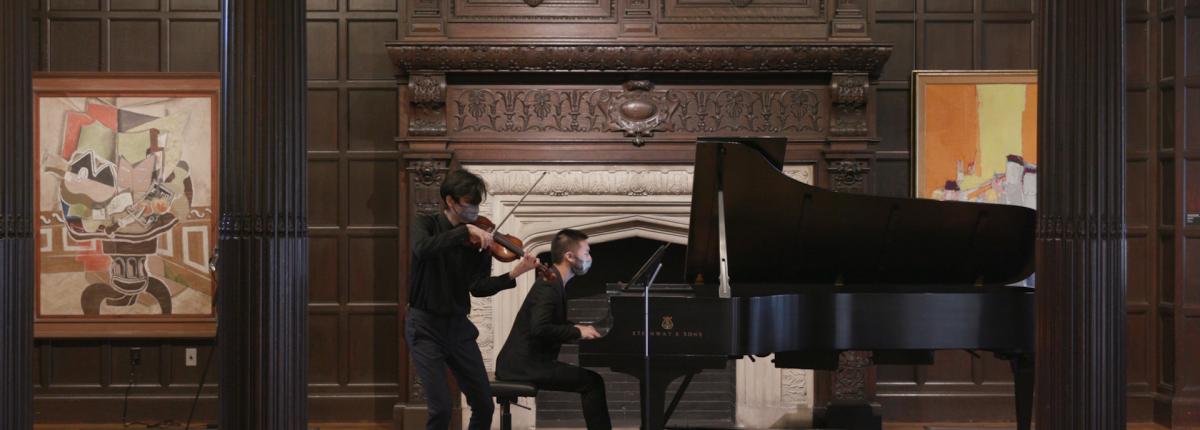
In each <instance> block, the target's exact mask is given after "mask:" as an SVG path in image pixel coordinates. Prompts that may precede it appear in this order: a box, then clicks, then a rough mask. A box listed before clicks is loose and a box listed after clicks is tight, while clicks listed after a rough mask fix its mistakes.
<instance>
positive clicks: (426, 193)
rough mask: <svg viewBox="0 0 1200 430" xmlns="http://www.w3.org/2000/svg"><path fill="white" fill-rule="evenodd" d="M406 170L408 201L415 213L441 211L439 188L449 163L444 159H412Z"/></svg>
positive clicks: (423, 213)
mask: <svg viewBox="0 0 1200 430" xmlns="http://www.w3.org/2000/svg"><path fill="white" fill-rule="evenodd" d="M405 169H406V170H408V186H409V190H410V192H409V199H410V200H409V201H410V202H412V207H413V210H414V211H415V213H418V214H422V215H428V214H434V213H437V212H438V211H439V210H441V194H440V192H439V188H440V187H441V184H442V180H444V179H446V172H447V171H448V170H449V169H450V161H449V160H446V159H412V160H408V165H407V166H405Z"/></svg>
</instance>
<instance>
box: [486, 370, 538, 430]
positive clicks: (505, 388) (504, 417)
mask: <svg viewBox="0 0 1200 430" xmlns="http://www.w3.org/2000/svg"><path fill="white" fill-rule="evenodd" d="M491 383H492V397H495V398H496V403H498V404H500V430H512V411H510V410H509V407H510V406H512V404H514V403H517V399H519V398H521V397H537V392H538V389H537V387H535V386H533V385H532V384H530V383H528V382H513V381H499V380H492V381H491ZM517 406H520V405H517Z"/></svg>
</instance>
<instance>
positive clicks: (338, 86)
mask: <svg viewBox="0 0 1200 430" xmlns="http://www.w3.org/2000/svg"><path fill="white" fill-rule="evenodd" d="M29 3H30V4H31V6H30V7H31V8H33V13H32V16H33V17H34V20H33V22H32V23H31V29H30V30H31V32H32V33H33V34H32V35H31V39H32V43H33V45H34V48H35V49H34V54H33V57H34V63H35V64H34V68H35V70H42V71H56V72H63V71H92V72H96V71H111V72H124V71H138V72H147V71H149V72H156V71H161V72H195V71H202V72H217V71H218V67H219V56H218V55H219V48H220V46H219V36H220V34H219V29H220V26H219V18H220V10H219V6H220V2H219V1H218V0H29ZM307 6H308V11H309V12H308V21H309V23H308V28H307V30H308V40H307V42H308V47H309V58H308V76H309V89H310V90H309V94H308V96H309V108H308V111H309V121H308V139H309V156H308V159H309V192H310V207H309V216H310V218H309V219H310V224H311V226H310V237H311V238H310V249H311V256H310V266H309V267H310V273H311V274H310V277H311V278H310V279H311V295H310V298H311V300H310V301H311V304H310V311H311V312H310V316H309V318H310V327H309V330H310V345H311V348H310V374H309V381H310V388H309V392H310V399H311V400H310V412H309V416H310V418H311V419H312V420H313V421H338V422H350V421H388V420H390V419H391V414H392V411H391V408H392V405H393V404H394V403H395V402H396V391H397V386H398V384H397V378H398V376H397V368H398V362H399V353H398V345H397V341H398V340H399V337H398V326H399V322H398V321H397V319H396V315H397V313H398V308H397V306H398V304H399V303H400V300H399V298H398V297H397V292H396V291H397V289H396V285H397V283H398V279H399V278H398V277H399V274H400V271H401V268H400V267H397V265H396V264H395V261H397V259H398V257H397V256H398V252H399V246H400V244H399V243H398V241H397V235H396V231H397V219H398V207H397V203H396V201H397V198H398V197H397V196H398V194H399V192H398V187H399V180H400V179H399V172H398V169H399V156H398V154H397V152H396V151H395V144H394V143H393V139H394V138H395V136H396V135H397V130H396V123H397V114H396V103H397V95H396V83H395V79H394V76H393V71H392V65H391V63H390V62H389V60H388V58H387V54H386V51H385V50H384V42H386V41H389V40H395V39H397V38H399V34H398V31H399V29H400V28H401V26H402V22H403V20H402V14H400V13H398V10H402V9H403V8H404V6H405V2H404V1H403V0H383V1H379V0H374V1H371V0H366V1H359V0H327V1H321V0H309V1H308V4H307ZM212 345H213V343H212V341H211V340H209V341H196V340H177V339H163V340H138V341H127V340H122V341H82V340H79V341H59V340H55V341H50V340H42V341H39V342H37V344H36V346H35V357H34V361H35V364H34V382H35V390H34V391H35V397H36V400H35V402H34V406H35V419H36V421H37V422H39V423H48V422H120V421H121V419H122V417H121V412H122V403H123V399H124V395H125V392H126V389H127V387H128V382H129V380H130V364H129V363H130V360H129V356H130V351H131V349H133V348H140V356H141V364H140V365H138V366H137V369H136V371H135V372H134V376H133V378H134V380H135V381H136V385H135V386H134V387H133V389H132V390H130V400H129V418H130V420H132V421H141V422H160V421H165V420H175V421H179V422H182V421H184V420H186V419H187V415H188V412H189V407H190V406H191V403H192V396H193V395H194V394H195V391H196V387H197V382H198V381H199V380H200V375H201V371H202V370H203V366H204V363H205V362H206V360H207V359H208V355H209V354H211V353H212ZM186 348H197V349H198V363H199V365H198V366H195V367H187V366H185V365H184V353H185V349H186ZM218 367H219V366H218V365H217V360H213V363H212V367H211V369H210V370H209V374H208V375H207V378H206V381H207V382H206V384H205V388H204V390H203V393H202V396H201V398H200V401H199V403H198V407H197V411H196V419H197V421H203V422H211V421H214V420H215V418H216V412H217V407H216V400H215V399H216V392H217V390H216V385H217V381H218V379H219V370H218Z"/></svg>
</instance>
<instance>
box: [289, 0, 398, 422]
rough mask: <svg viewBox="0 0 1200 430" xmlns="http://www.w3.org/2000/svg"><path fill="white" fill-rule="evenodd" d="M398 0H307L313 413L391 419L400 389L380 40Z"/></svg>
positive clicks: (391, 127) (386, 36) (390, 144)
mask: <svg viewBox="0 0 1200 430" xmlns="http://www.w3.org/2000/svg"><path fill="white" fill-rule="evenodd" d="M405 3H406V2H405V1H404V0H309V1H308V79H309V81H308V160H309V165H308V167H309V178H308V180H309V182H308V185H309V189H308V190H309V247H310V252H309V272H310V279H311V285H310V288H311V293H310V304H309V309H310V310H311V312H310V314H309V336H310V339H311V350H310V354H309V360H310V365H309V366H310V367H309V369H310V372H311V373H310V374H309V383H310V386H309V395H310V398H312V400H311V401H310V402H309V405H310V408H311V410H310V411H309V414H310V415H311V417H312V419H313V420H314V421H362V420H369V421H390V420H391V419H392V405H393V404H395V403H396V401H397V399H398V397H397V396H398V394H397V391H398V390H399V388H398V387H399V383H398V381H399V378H400V376H399V366H400V363H401V358H400V352H399V351H400V344H399V342H401V341H402V338H401V336H400V331H399V328H400V321H399V320H398V315H399V306H400V305H401V304H406V303H407V302H408V300H407V298H405V297H399V291H400V290H399V282H400V276H401V274H402V273H407V272H405V271H404V269H405V268H404V265H406V264H407V263H406V262H405V263H403V264H397V262H399V261H400V250H401V247H403V246H406V245H404V244H402V243H400V240H399V236H398V231H399V219H400V212H399V211H400V207H399V205H398V203H397V201H398V199H399V196H400V191H399V187H400V169H401V164H400V155H399V152H397V150H396V144H395V142H394V139H395V138H396V136H397V134H398V133H399V131H398V129H397V123H398V121H399V120H398V114H397V103H398V96H397V94H396V91H397V86H396V79H395V75H394V71H393V69H392V64H391V62H390V61H389V60H388V57H387V51H386V50H385V49H384V42H387V41H391V40H396V39H398V38H399V37H400V35H399V31H400V29H401V28H402V26H403V25H404V19H403V14H402V13H399V12H398V10H400V11H402V10H403V8H404V7H405Z"/></svg>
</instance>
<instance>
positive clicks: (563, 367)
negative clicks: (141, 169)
mask: <svg viewBox="0 0 1200 430" xmlns="http://www.w3.org/2000/svg"><path fill="white" fill-rule="evenodd" d="M530 382H533V384H534V385H536V386H537V387H538V389H539V390H549V391H570V392H575V393H579V397H580V401H581V402H582V403H583V419H584V420H585V421H586V422H587V428H588V430H610V429H612V419H611V418H609V416H608V399H607V398H606V396H605V394H604V378H601V377H600V374H598V373H596V372H593V371H591V370H588V369H584V368H582V367H579V366H573V365H570V364H566V363H562V362H555V363H554V364H553V367H552V368H551V371H550V372H549V374H548V375H546V376H543V377H541V378H537V379H535V380H533V381H530Z"/></svg>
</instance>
